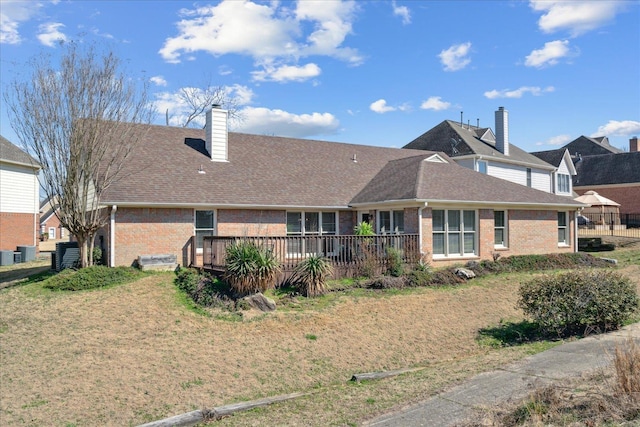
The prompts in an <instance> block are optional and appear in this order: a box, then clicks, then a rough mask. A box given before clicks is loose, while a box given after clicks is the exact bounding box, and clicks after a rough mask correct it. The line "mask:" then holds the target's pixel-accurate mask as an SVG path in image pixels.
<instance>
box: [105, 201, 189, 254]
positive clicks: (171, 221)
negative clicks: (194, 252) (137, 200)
mask: <svg viewBox="0 0 640 427" xmlns="http://www.w3.org/2000/svg"><path fill="white" fill-rule="evenodd" d="M107 230H108V229H107ZM193 231H194V228H193V209H163V208H119V209H118V211H117V212H116V224H115V252H116V259H115V263H116V265H132V264H133V263H134V261H135V260H136V259H137V258H138V256H140V255H159V254H175V255H176V256H177V258H178V262H179V263H181V264H182V265H189V264H190V263H191V261H190V259H191V236H192V235H193ZM105 234H106V233H105ZM107 236H108V234H107ZM105 241H106V242H107V244H108V239H105Z"/></svg>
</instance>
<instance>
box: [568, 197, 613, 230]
mask: <svg viewBox="0 0 640 427" xmlns="http://www.w3.org/2000/svg"><path fill="white" fill-rule="evenodd" d="M573 200H575V201H577V202H580V203H584V204H587V205H591V206H592V207H595V206H600V219H601V221H602V222H603V223H604V207H605V206H615V207H616V210H617V207H619V206H620V203H616V202H614V201H613V200H611V199H607V198H606V197H604V196H601V195H599V194H598V193H596V192H595V191H592V190H589V191H587V192H586V193H584V194H583V195H582V196H579V197H576V198H575V199H573Z"/></svg>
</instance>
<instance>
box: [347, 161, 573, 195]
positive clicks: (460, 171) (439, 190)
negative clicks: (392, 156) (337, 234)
mask: <svg viewBox="0 0 640 427" xmlns="http://www.w3.org/2000/svg"><path fill="white" fill-rule="evenodd" d="M428 157H429V156H425V155H422V156H413V157H408V158H404V159H398V160H392V161H390V162H388V163H387V164H386V165H385V167H384V168H383V169H382V170H381V171H380V172H379V173H378V174H377V175H376V176H375V178H373V179H372V180H371V181H370V182H369V184H367V186H366V187H365V188H364V189H363V190H362V191H361V192H360V193H358V195H356V196H355V197H354V198H353V200H352V201H351V202H352V204H354V205H358V204H367V203H375V202H384V201H397V200H414V201H424V202H427V203H429V202H452V201H455V202H462V203H472V204H490V205H511V204H521V205H530V206H536V205H538V206H575V207H579V206H581V204H580V203H578V202H575V201H574V200H572V199H571V198H569V197H564V196H557V195H555V194H551V193H547V192H545V191H540V190H536V189H533V188H528V187H523V186H522V185H520V184H515V183H513V182H509V181H505V180H503V179H500V178H496V177H493V176H489V175H485V174H481V173H479V172H475V171H473V170H471V169H468V168H465V167H462V166H459V165H457V164H455V163H452V164H444V163H438V162H431V161H429V160H428ZM454 183H459V184H460V185H455V184H454Z"/></svg>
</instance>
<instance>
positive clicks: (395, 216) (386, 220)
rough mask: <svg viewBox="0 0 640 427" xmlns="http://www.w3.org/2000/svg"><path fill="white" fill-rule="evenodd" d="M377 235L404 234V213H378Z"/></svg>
mask: <svg viewBox="0 0 640 427" xmlns="http://www.w3.org/2000/svg"><path fill="white" fill-rule="evenodd" d="M378 233H380V234H402V233H404V211H379V212H378Z"/></svg>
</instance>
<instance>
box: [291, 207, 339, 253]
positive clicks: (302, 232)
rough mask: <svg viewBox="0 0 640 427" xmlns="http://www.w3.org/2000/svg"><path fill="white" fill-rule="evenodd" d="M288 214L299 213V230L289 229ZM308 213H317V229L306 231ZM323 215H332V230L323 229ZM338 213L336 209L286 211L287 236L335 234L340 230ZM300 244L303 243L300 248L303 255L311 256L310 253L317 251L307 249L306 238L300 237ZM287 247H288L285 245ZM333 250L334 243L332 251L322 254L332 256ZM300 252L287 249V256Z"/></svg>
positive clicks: (335, 247) (335, 248)
mask: <svg viewBox="0 0 640 427" xmlns="http://www.w3.org/2000/svg"><path fill="white" fill-rule="evenodd" d="M289 214H300V231H289V227H288V225H289V218H288V217H289ZM308 214H318V231H308V230H307V229H306V216H307V215H308ZM325 215H333V217H334V228H335V230H334V231H333V232H331V231H325V230H324V229H323V223H324V221H323V217H324V216H325ZM339 219H340V217H339V214H338V211H287V212H286V213H285V226H286V227H287V236H300V237H306V236H337V235H338V234H339V232H340V230H339V224H340V223H339ZM301 242H302V244H303V245H305V246H304V247H303V248H302V251H300V252H302V254H303V255H305V256H311V255H316V254H317V253H318V251H313V250H311V251H307V247H306V240H304V239H302V241H301ZM287 249H288V247H287ZM335 250H337V245H334V252H327V253H322V255H323V256H332V255H335V254H336V253H335ZM300 252H298V251H296V252H289V251H288V250H287V256H288V257H289V256H293V255H294V254H296V255H297V254H299V253H300Z"/></svg>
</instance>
